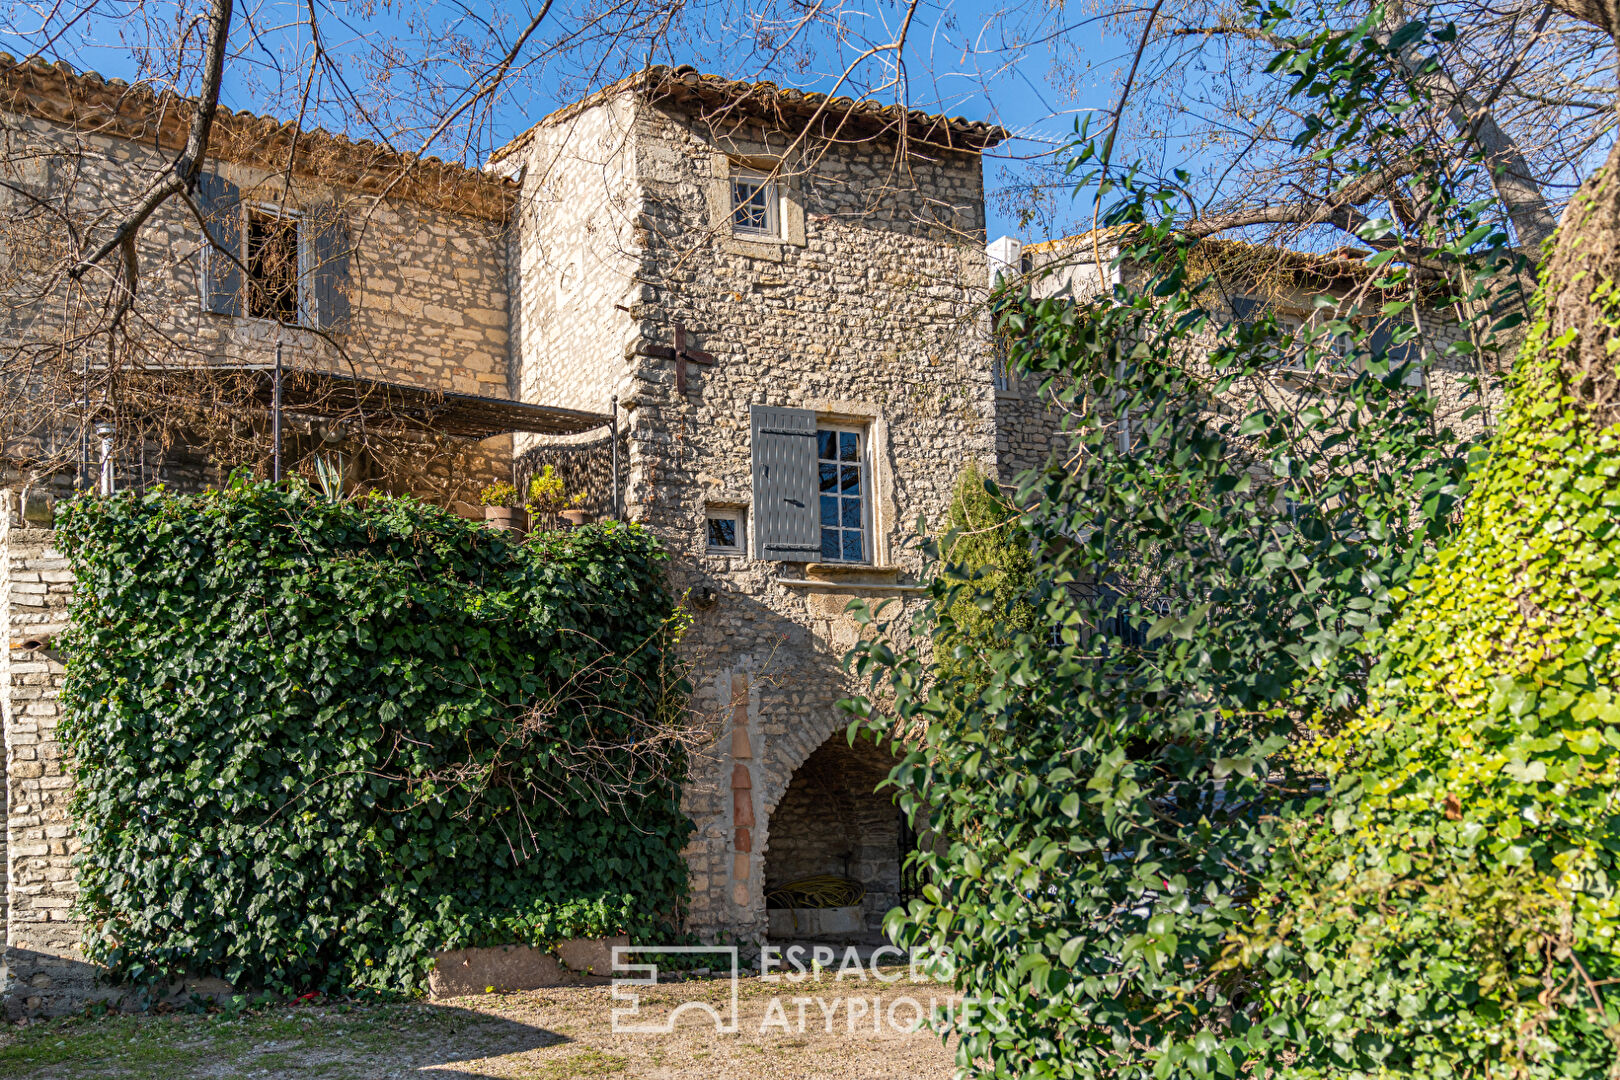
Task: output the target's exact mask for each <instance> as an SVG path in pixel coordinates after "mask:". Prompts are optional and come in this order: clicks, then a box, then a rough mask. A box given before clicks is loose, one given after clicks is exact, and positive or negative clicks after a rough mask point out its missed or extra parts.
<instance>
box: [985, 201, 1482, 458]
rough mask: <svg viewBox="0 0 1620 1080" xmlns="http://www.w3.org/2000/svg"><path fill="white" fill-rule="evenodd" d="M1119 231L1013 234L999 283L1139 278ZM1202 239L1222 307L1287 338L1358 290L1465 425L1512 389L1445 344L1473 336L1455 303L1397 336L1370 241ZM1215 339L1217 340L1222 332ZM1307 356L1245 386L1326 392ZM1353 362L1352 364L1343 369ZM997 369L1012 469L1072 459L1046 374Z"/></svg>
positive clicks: (1058, 287) (1215, 298) (1216, 309)
mask: <svg viewBox="0 0 1620 1080" xmlns="http://www.w3.org/2000/svg"><path fill="white" fill-rule="evenodd" d="M1120 231H1121V229H1120V227H1114V228H1108V229H1103V230H1100V231H1099V232H1098V233H1095V234H1093V233H1082V234H1079V235H1076V236H1069V237H1064V238H1061V239H1057V240H1046V241H1041V242H1039V243H1032V244H1024V243H1022V242H1020V241H1019V240H1017V239H1015V238H1013V237H1010V236H1003V237H1000V238H998V239H996V240H994V241H992V242H991V243H990V244H989V245H988V247H987V252H988V259H989V272H990V275H991V277H992V279H993V280H994V281H996V282H998V283H1012V282H1021V283H1025V284H1027V285H1028V287H1029V289H1030V292H1031V294H1032V295H1033V296H1035V297H1037V298H1047V297H1071V298H1074V299H1076V300H1084V299H1086V298H1088V297H1093V296H1096V295H1097V294H1098V293H1099V292H1100V291H1103V290H1105V289H1112V288H1113V287H1114V286H1115V285H1117V284H1120V283H1121V282H1123V283H1125V284H1126V285H1130V284H1132V283H1133V281H1139V280H1140V275H1141V273H1142V270H1141V268H1140V267H1134V266H1132V265H1130V264H1126V265H1124V266H1118V265H1115V261H1116V257H1117V254H1118V251H1119V237H1118V235H1117V234H1118V233H1119V232H1120ZM1198 250H1199V251H1201V252H1203V253H1204V254H1203V258H1204V259H1205V260H1206V261H1207V264H1208V266H1209V268H1210V270H1211V271H1212V279H1213V281H1212V286H1211V293H1210V295H1209V299H1208V301H1206V302H1208V303H1209V305H1210V307H1211V308H1212V310H1213V313H1214V314H1215V316H1216V317H1217V318H1221V319H1230V320H1233V321H1249V320H1255V319H1258V318H1259V317H1260V316H1261V314H1262V313H1264V312H1267V311H1269V312H1271V313H1272V314H1273V315H1274V316H1275V318H1276V320H1277V323H1278V325H1279V329H1280V330H1281V332H1282V333H1283V335H1284V336H1285V337H1286V336H1287V334H1288V332H1289V331H1290V330H1291V329H1292V330H1298V329H1301V328H1304V327H1311V326H1320V325H1321V324H1322V323H1323V321H1325V320H1327V319H1328V318H1331V317H1332V314H1333V312H1334V311H1337V310H1344V309H1345V305H1346V304H1347V303H1348V302H1349V301H1350V300H1351V299H1354V301H1355V302H1356V303H1357V305H1358V307H1359V310H1360V311H1361V312H1362V313H1363V314H1362V315H1361V316H1360V319H1359V321H1360V322H1361V323H1362V324H1363V325H1365V326H1366V328H1367V329H1368V330H1369V332H1370V338H1369V341H1368V344H1369V345H1370V346H1371V347H1372V348H1374V349H1377V350H1385V349H1392V351H1393V352H1395V354H1396V355H1398V356H1404V355H1407V354H1410V355H1411V356H1413V357H1414V358H1415V357H1416V355H1417V350H1418V349H1420V348H1421V349H1423V350H1425V351H1426V352H1427V362H1426V363H1425V364H1424V370H1422V371H1421V372H1420V371H1418V370H1416V369H1414V370H1412V371H1411V372H1410V373H1409V375H1408V380H1409V381H1410V382H1411V383H1412V384H1413V385H1426V386H1427V388H1428V390H1429V391H1430V392H1431V393H1433V394H1434V395H1435V396H1436V397H1437V398H1438V399H1439V407H1438V410H1437V419H1438V420H1439V421H1440V422H1442V423H1448V424H1450V425H1451V426H1452V427H1453V429H1454V430H1456V431H1458V432H1459V433H1477V432H1479V431H1480V430H1481V426H1482V425H1483V424H1485V423H1486V422H1487V417H1488V416H1489V415H1490V414H1491V413H1492V412H1494V411H1496V410H1498V409H1499V408H1500V406H1501V403H1502V398H1501V388H1500V386H1499V385H1497V384H1496V382H1495V381H1494V380H1493V379H1491V378H1490V375H1491V374H1493V373H1494V372H1489V371H1484V372H1482V371H1481V370H1479V369H1478V367H1477V366H1475V365H1476V364H1477V362H1478V360H1477V357H1476V358H1475V359H1474V360H1469V359H1461V358H1458V357H1455V356H1446V355H1444V350H1445V349H1446V346H1448V345H1450V344H1453V343H1456V342H1464V341H1466V340H1467V331H1466V329H1465V328H1464V327H1462V326H1460V325H1459V324H1458V323H1457V321H1456V318H1455V316H1454V315H1452V314H1451V313H1450V312H1449V311H1444V310H1434V309H1430V308H1424V309H1421V310H1420V311H1419V313H1418V316H1417V318H1418V322H1417V326H1418V327H1419V328H1420V330H1421V333H1420V335H1419V337H1418V338H1417V339H1414V340H1412V341H1409V342H1407V343H1406V344H1404V345H1402V346H1393V347H1392V345H1391V334H1392V331H1393V329H1394V325H1395V320H1392V319H1388V318H1384V317H1382V316H1381V315H1380V314H1378V311H1379V309H1380V308H1381V307H1382V306H1383V304H1384V303H1386V302H1387V301H1389V300H1391V299H1397V297H1393V296H1390V295H1387V294H1385V293H1384V292H1382V291H1380V290H1379V289H1377V288H1376V287H1373V285H1372V282H1373V280H1375V279H1376V277H1377V276H1378V275H1377V274H1376V273H1375V272H1372V271H1369V269H1368V268H1367V265H1366V263H1365V262H1364V259H1365V257H1366V256H1367V255H1368V254H1370V252H1366V251H1359V250H1356V249H1343V248H1341V249H1340V250H1339V251H1336V252H1332V253H1329V254H1324V255H1315V254H1307V253H1304V252H1297V251H1282V250H1278V249H1276V248H1266V247H1260V246H1258V245H1254V244H1248V243H1245V242H1243V241H1236V240H1226V239H1210V240H1205V241H1203V242H1202V243H1201V244H1200V245H1199V249H1198ZM1099 265H1101V267H1102V270H1101V272H1100V273H1099V271H1098V266H1099ZM1133 275H1135V276H1134V277H1133ZM1322 297H1329V298H1332V299H1333V300H1334V301H1335V304H1336V305H1337V306H1336V307H1335V308H1327V309H1324V308H1322V307H1319V306H1318V303H1317V302H1318V300H1319V299H1320V298H1322ZM1412 318H1413V316H1412V315H1411V314H1410V313H1407V314H1404V315H1402V316H1401V317H1400V321H1402V322H1408V323H1410V322H1411V320H1412ZM1208 340H1209V341H1210V343H1211V344H1213V338H1210V339H1208ZM1301 356H1302V352H1301V351H1300V350H1298V349H1290V350H1288V355H1287V356H1285V357H1284V358H1283V359H1281V361H1280V362H1279V364H1278V366H1277V368H1276V369H1275V370H1274V371H1273V372H1272V377H1271V378H1270V379H1269V380H1267V383H1266V385H1263V386H1261V385H1255V386H1249V387H1247V389H1246V392H1253V393H1258V394H1262V395H1266V396H1268V397H1270V398H1271V399H1272V400H1275V401H1276V402H1278V403H1279V404H1280V405H1282V406H1283V407H1285V408H1288V407H1291V406H1294V405H1297V404H1300V403H1307V402H1309V401H1311V400H1315V399H1316V398H1317V397H1318V396H1319V395H1321V394H1322V393H1324V392H1325V391H1326V390H1328V389H1329V388H1330V387H1331V385H1332V383H1333V380H1332V379H1331V378H1329V379H1326V380H1324V379H1323V378H1320V377H1312V376H1311V375H1310V374H1309V373H1307V372H1306V371H1305V370H1304V369H1303V364H1302V363H1301V362H1300V357H1301ZM1349 373H1350V370H1349V369H1348V368H1344V369H1339V370H1338V371H1336V372H1335V373H1334V374H1335V375H1345V374H1349ZM1318 374H1320V373H1318ZM995 378H996V399H997V401H996V460H997V462H998V463H999V465H1000V468H1001V478H1002V480H1003V481H1004V482H1005V481H1008V480H1011V479H1012V477H1014V476H1016V475H1017V474H1018V473H1019V472H1021V471H1022V470H1025V469H1031V468H1040V467H1042V466H1044V465H1045V464H1046V462H1047V461H1048V460H1049V458H1050V457H1051V456H1052V455H1054V454H1056V455H1058V456H1059V458H1060V459H1061V457H1062V455H1063V454H1065V453H1068V452H1069V449H1068V446H1069V443H1068V439H1067V438H1065V437H1064V435H1063V431H1064V424H1063V421H1064V416H1063V406H1062V404H1061V403H1060V402H1058V401H1057V400H1056V399H1055V398H1054V397H1053V396H1052V395H1051V394H1050V393H1049V392H1044V391H1043V389H1042V388H1041V387H1040V386H1039V385H1038V384H1037V382H1036V380H1034V379H1031V378H1018V377H1016V376H1015V375H1013V374H1012V373H1010V372H1008V371H1007V370H1006V367H1005V361H1003V362H1002V364H1001V366H999V367H998V368H997V370H996V376H995ZM1480 386H1483V387H1484V389H1485V392H1486V396H1485V400H1484V402H1483V403H1484V404H1486V405H1487V406H1488V408H1487V410H1486V411H1485V412H1484V413H1481V414H1477V415H1467V410H1469V409H1470V408H1471V407H1474V406H1478V405H1480V404H1482V402H1481V400H1480V396H1479V392H1478V390H1477V389H1476V387H1480Z"/></svg>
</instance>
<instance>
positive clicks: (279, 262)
mask: <svg viewBox="0 0 1620 1080" xmlns="http://www.w3.org/2000/svg"><path fill="white" fill-rule="evenodd" d="M246 256H247V257H246V258H245V259H243V260H242V261H243V262H244V263H245V264H246V266H247V313H248V315H249V316H250V317H252V318H255V319H271V320H273V321H275V322H280V323H296V322H298V321H299V319H298V218H297V217H296V216H294V215H292V214H289V213H286V212H285V211H281V210H273V209H268V208H260V207H252V208H250V209H249V210H248V213H247V250H246Z"/></svg>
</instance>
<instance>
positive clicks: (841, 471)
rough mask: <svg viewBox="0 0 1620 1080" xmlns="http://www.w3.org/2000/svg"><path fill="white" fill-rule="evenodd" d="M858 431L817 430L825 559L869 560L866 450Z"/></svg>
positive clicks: (822, 550) (822, 554) (817, 457)
mask: <svg viewBox="0 0 1620 1080" xmlns="http://www.w3.org/2000/svg"><path fill="white" fill-rule="evenodd" d="M864 443H865V438H864V436H863V433H862V432H860V431H858V430H852V429H847V428H822V427H818V428H817V429H816V467H817V471H818V473H819V477H820V484H821V492H820V499H821V558H822V560H823V561H825V562H864V561H865V560H866V487H867V480H866V447H865V446H864V445H863V444H864Z"/></svg>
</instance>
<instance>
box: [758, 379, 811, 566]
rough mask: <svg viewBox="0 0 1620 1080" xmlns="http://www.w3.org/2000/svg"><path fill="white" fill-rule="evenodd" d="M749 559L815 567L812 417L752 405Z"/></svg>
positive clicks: (801, 411) (797, 411)
mask: <svg viewBox="0 0 1620 1080" xmlns="http://www.w3.org/2000/svg"><path fill="white" fill-rule="evenodd" d="M748 414H749V420H750V421H751V423H752V427H753V431H752V443H751V446H752V449H753V455H754V548H755V551H754V554H755V557H757V558H760V559H782V560H784V561H787V562H814V561H815V560H816V559H818V558H820V557H821V518H820V517H819V506H818V500H817V492H818V491H819V487H818V485H817V483H816V414H815V413H813V412H811V411H810V410H809V409H778V408H774V407H772V406H769V405H753V406H750V407H749V410H748Z"/></svg>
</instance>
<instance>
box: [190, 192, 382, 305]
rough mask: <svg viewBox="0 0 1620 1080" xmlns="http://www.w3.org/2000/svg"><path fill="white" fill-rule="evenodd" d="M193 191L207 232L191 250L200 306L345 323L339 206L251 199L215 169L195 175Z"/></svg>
mask: <svg viewBox="0 0 1620 1080" xmlns="http://www.w3.org/2000/svg"><path fill="white" fill-rule="evenodd" d="M194 194H195V197H196V202H197V209H198V210H199V211H200V212H201V215H202V219H203V221H204V222H205V229H206V233H205V236H204V237H203V241H204V242H203V243H201V244H200V245H199V251H198V255H199V260H198V262H199V270H200V271H201V272H200V274H199V275H198V276H199V278H200V281H199V284H200V285H201V290H200V291H201V293H202V303H203V308H204V310H206V311H211V312H213V313H214V314H216V315H229V316H236V317H242V316H246V317H249V318H255V319H268V320H272V321H274V322H279V323H286V324H291V325H297V326H309V327H313V328H315V329H317V330H328V331H342V330H345V329H347V328H348V325H349V315H350V302H349V297H350V292H351V290H352V287H353V286H352V281H351V276H350V273H349V261H350V256H351V255H352V254H353V250H354V244H353V240H352V238H351V236H350V233H349V227H348V220H347V214H346V213H345V212H344V210H343V209H342V207H340V206H339V205H337V204H335V203H330V202H328V203H320V204H311V205H304V206H301V207H300V208H299V209H297V210H293V209H291V208H288V207H285V206H280V205H275V204H266V203H258V202H252V201H249V200H248V199H247V198H244V196H243V192H242V190H241V189H240V188H239V187H238V186H237V185H236V184H235V183H233V182H231V181H230V180H228V179H226V178H225V177H224V176H221V175H220V174H219V173H217V172H204V173H203V174H202V175H201V176H199V177H198V178H197V190H196V192H195V193H194Z"/></svg>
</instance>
